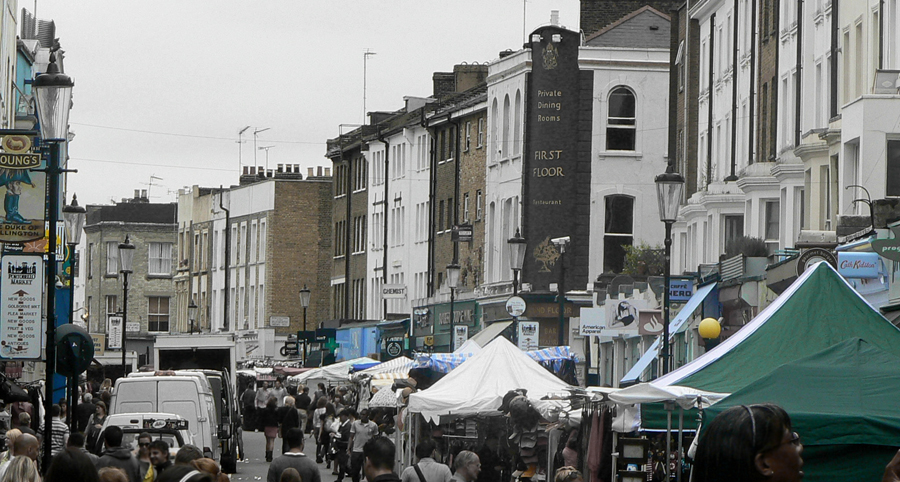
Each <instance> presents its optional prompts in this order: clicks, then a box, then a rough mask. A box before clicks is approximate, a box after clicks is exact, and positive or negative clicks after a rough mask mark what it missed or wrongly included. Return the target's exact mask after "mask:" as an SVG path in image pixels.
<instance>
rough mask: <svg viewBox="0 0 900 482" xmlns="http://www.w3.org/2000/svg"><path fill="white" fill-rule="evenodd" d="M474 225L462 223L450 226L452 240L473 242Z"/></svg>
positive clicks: (455, 241)
mask: <svg viewBox="0 0 900 482" xmlns="http://www.w3.org/2000/svg"><path fill="white" fill-rule="evenodd" d="M472 232H473V230H472V225H471V224H460V225H457V226H453V227H452V228H450V240H451V241H453V242H454V243H471V242H472V237H473V236H472Z"/></svg>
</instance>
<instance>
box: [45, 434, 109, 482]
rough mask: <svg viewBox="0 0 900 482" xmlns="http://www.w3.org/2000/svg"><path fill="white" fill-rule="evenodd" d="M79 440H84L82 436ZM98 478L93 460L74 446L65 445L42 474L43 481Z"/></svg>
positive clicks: (94, 480)
mask: <svg viewBox="0 0 900 482" xmlns="http://www.w3.org/2000/svg"><path fill="white" fill-rule="evenodd" d="M76 433H77V432H76ZM72 435H75V434H72ZM79 435H80V434H79ZM70 438H71V437H70ZM81 440H82V441H84V437H82V438H81ZM99 480H100V478H99V476H98V475H97V468H96V467H94V462H93V461H91V459H90V458H89V457H88V456H87V454H85V453H84V452H82V451H81V450H79V449H78V448H76V447H66V449H65V450H63V451H62V452H60V453H58V454H56V456H55V457H53V460H51V461H50V467H48V468H47V473H46V474H45V475H44V482H98V481H99Z"/></svg>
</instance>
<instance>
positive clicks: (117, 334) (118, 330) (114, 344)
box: [106, 315, 123, 350]
mask: <svg viewBox="0 0 900 482" xmlns="http://www.w3.org/2000/svg"><path fill="white" fill-rule="evenodd" d="M122 324H123V320H122V316H121V315H108V316H107V318H106V341H107V342H108V344H107V345H106V347H107V348H109V349H110V350H119V349H121V348H122V335H123V333H122V328H123V327H122Z"/></svg>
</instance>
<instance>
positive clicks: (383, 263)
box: [378, 126, 391, 319]
mask: <svg viewBox="0 0 900 482" xmlns="http://www.w3.org/2000/svg"><path fill="white" fill-rule="evenodd" d="M378 141H379V142H381V143H382V144H384V199H382V200H381V202H382V203H383V204H382V206H384V207H383V209H382V212H383V213H384V220H382V223H381V224H382V229H383V232H384V235H383V236H382V240H381V251H382V258H381V284H382V287H383V286H384V285H386V284H387V282H388V275H387V262H388V186H389V183H390V168H389V166H390V156H391V145H390V144H389V143H388V141H387V139H385V138H384V134H382V133H381V127H380V126H379V128H378ZM387 303H388V302H387V299H383V300H381V309H382V311H381V314H382V317H383V318H384V319H387Z"/></svg>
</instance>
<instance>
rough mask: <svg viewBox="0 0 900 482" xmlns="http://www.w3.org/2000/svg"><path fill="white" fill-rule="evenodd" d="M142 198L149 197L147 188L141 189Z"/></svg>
mask: <svg viewBox="0 0 900 482" xmlns="http://www.w3.org/2000/svg"><path fill="white" fill-rule="evenodd" d="M141 199H147V190H146V189H141Z"/></svg>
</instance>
